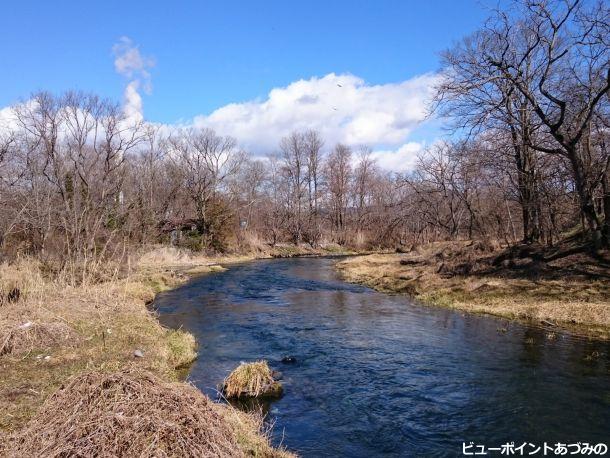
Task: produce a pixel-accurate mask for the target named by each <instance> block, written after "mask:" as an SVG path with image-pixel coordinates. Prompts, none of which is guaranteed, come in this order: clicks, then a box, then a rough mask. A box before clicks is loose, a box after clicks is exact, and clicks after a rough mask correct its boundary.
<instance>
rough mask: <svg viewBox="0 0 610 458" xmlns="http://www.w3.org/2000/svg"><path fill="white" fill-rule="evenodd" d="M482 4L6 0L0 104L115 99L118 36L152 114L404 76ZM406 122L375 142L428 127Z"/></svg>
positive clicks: (425, 67)
mask: <svg viewBox="0 0 610 458" xmlns="http://www.w3.org/2000/svg"><path fill="white" fill-rule="evenodd" d="M485 5H489V2H487V3H485V1H483V2H481V1H475V0H460V1H449V0H442V1H423V0H422V1H406V0H405V1H389V0H387V1H372V0H371V1H366V2H364V1H353V0H352V1H328V0H327V1H303V2H290V1H281V2H280V1H265V2H262V1H260V2H255V1H250V2H246V1H243V2H228V1H225V2H211V1H190V2H186V1H174V2H168V1H147V2H128V1H123V2H119V1H104V2H82V1H79V2H73V1H61V0H58V1H54V2H33V1H20V2H11V4H10V6H8V5H5V6H4V8H3V20H2V27H1V28H0V43H2V45H1V46H0V61H2V63H3V65H2V72H0V107H4V106H7V105H10V104H12V103H15V102H17V101H18V100H22V99H26V98H27V97H28V95H29V94H30V93H31V92H33V91H36V90H40V89H44V90H50V91H53V92H61V91H64V90H67V89H82V90H85V91H93V92H95V93H98V94H100V95H102V96H106V97H110V98H112V99H114V100H117V101H120V100H121V99H122V98H123V96H124V91H125V86H126V84H127V83H128V82H129V79H130V78H128V77H125V76H122V75H119V74H117V71H116V69H115V66H114V64H113V61H114V59H115V57H116V55H115V54H113V45H115V44H116V43H117V42H118V41H119V40H120V39H121V37H129V38H130V40H131V43H132V45H133V46H134V47H135V48H137V49H138V51H139V52H140V53H141V55H142V56H144V57H147V58H151V59H154V62H155V64H154V66H152V67H151V68H149V69H147V72H148V73H149V74H150V82H151V83H152V90H151V91H150V93H149V94H146V93H145V92H144V91H142V90H141V88H140V91H139V92H140V94H141V97H142V99H143V105H144V113H145V117H146V119H148V120H150V121H154V122H162V123H175V122H180V121H181V122H186V121H188V120H192V119H193V118H195V117H197V116H201V115H209V114H211V113H212V112H213V111H214V110H216V109H218V108H221V107H223V106H225V105H227V104H229V103H237V102H245V101H251V100H259V101H264V100H265V98H266V97H267V94H268V93H269V91H270V90H272V89H273V88H278V87H287V86H288V85H290V84H291V83H293V82H295V81H298V80H301V79H304V80H308V79H310V78H312V77H319V78H322V77H324V76H325V75H328V74H333V73H334V74H336V75H346V74H351V75H355V76H357V77H358V78H360V79H361V80H362V81H361V83H362V84H363V85H365V86H375V85H385V84H391V83H394V84H396V83H401V82H404V81H407V80H409V79H411V78H414V77H417V76H419V75H422V74H426V73H430V72H435V71H436V70H438V66H439V63H438V53H439V52H440V51H441V50H443V49H444V48H446V47H448V46H450V45H451V44H452V43H453V42H454V41H456V40H458V39H460V38H461V37H463V36H464V35H466V34H468V33H470V32H472V31H473V30H475V29H476V28H477V27H478V26H479V25H480V24H481V23H482V21H483V20H484V18H485V16H486V14H487V12H486V11H485ZM356 84H358V83H356ZM329 103H330V104H332V102H329ZM363 103H365V102H363ZM333 108H334V107H333ZM200 119H204V118H203V117H201V118H200ZM202 122H203V121H202ZM415 130H416V129H410V130H409V135H410V137H409V138H407V137H408V136H405V138H403V139H402V140H401V141H398V142H397V141H394V139H393V137H392V139H390V141H375V142H374V143H376V144H379V145H394V146H396V145H399V144H402V143H405V142H407V141H413V140H418V141H419V140H420V139H421V138H422V137H425V136H427V135H429V134H428V133H427V130H428V131H429V130H432V129H430V128H429V127H428V129H427V130H426V129H425V128H424V129H423V130H420V132H419V133H417V132H415ZM381 140H383V138H382V139H381Z"/></svg>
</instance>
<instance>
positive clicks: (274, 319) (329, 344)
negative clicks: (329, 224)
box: [154, 258, 610, 457]
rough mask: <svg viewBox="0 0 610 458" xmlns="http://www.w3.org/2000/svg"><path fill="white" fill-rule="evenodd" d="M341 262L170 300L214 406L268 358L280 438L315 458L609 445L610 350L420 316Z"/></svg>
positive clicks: (193, 288)
mask: <svg viewBox="0 0 610 458" xmlns="http://www.w3.org/2000/svg"><path fill="white" fill-rule="evenodd" d="M335 262H336V259H332V258H295V259H281V260H263V261H256V262H250V263H244V264H239V265H232V266H230V268H229V270H227V271H226V272H219V273H212V274H207V275H203V276H200V277H196V278H193V279H191V280H190V281H189V282H188V283H186V284H185V285H183V286H181V287H180V288H177V289H175V290H172V291H168V292H165V293H162V294H160V295H159V296H158V297H157V299H156V300H155V303H154V306H155V308H156V309H157V310H158V311H159V313H160V317H161V321H162V322H163V323H164V324H165V325H167V326H170V327H174V328H178V327H183V328H184V329H187V330H189V331H190V332H192V333H193V334H194V335H195V337H196V338H197V341H198V342H199V354H200V357H199V359H198V360H197V361H196V362H195V363H194V365H193V366H192V369H191V371H190V374H189V379H190V380H191V381H192V382H193V383H194V384H195V385H196V386H197V387H199V388H200V389H201V390H202V391H203V392H205V393H206V394H208V395H210V396H212V397H214V398H216V397H217V391H216V390H217V386H218V384H219V383H220V382H221V381H222V380H223V379H224V377H226V376H227V374H228V373H229V371H231V370H232V369H234V368H235V367H236V366H237V365H238V364H239V363H240V362H241V361H253V360H258V359H267V360H268V361H269V363H270V365H271V366H272V367H273V368H274V369H277V370H280V371H281V372H282V373H283V378H284V379H283V384H284V388H285V394H284V396H283V397H282V398H281V399H280V400H278V401H276V402H273V403H272V404H271V405H270V406H265V408H266V409H267V410H268V421H270V422H272V423H273V424H274V427H273V441H274V443H275V444H279V443H282V444H283V445H284V446H286V447H287V448H288V449H289V450H293V451H296V452H298V453H299V454H300V455H301V456H305V457H309V456H312V457H320V456H345V457H370V456H380V455H383V456H461V454H462V444H463V443H464V442H465V443H467V444H468V443H470V442H471V441H472V442H474V444H477V445H480V444H482V445H485V446H486V447H499V446H500V445H501V444H503V443H506V442H513V441H514V442H515V443H516V444H517V445H520V444H521V443H523V442H528V443H533V444H539V445H542V444H543V443H544V442H547V443H548V444H551V443H552V444H555V443H556V442H563V443H565V442H592V443H598V442H604V441H605V442H606V443H607V442H608V438H609V437H610V356H609V354H610V344H609V343H608V342H603V341H589V340H587V339H582V338H575V337H571V336H569V335H567V334H562V333H557V334H556V336H555V338H551V339H549V338H548V336H547V334H548V330H543V329H539V328H536V327H532V326H527V325H523V324H520V323H515V322H509V321H506V320H501V319H497V318H492V317H485V316H477V315H469V314H464V313H461V312H459V311H452V310H447V309H443V308H436V307H425V306H421V305H418V304H415V303H413V302H412V301H411V300H410V299H409V298H407V297H405V296H396V295H386V294H382V293H378V292H375V291H373V290H371V289H368V288H365V287H362V286H358V285H352V284H349V283H346V282H343V281H341V279H340V278H339V277H338V275H337V273H336V272H335V270H334V269H333V264H334V263H335ZM286 355H291V356H293V357H294V358H295V359H296V362H295V363H294V364H284V363H282V362H281V360H282V357H283V356H286ZM528 450H529V449H528ZM498 456H499V455H498Z"/></svg>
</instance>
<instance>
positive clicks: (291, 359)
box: [282, 356, 297, 364]
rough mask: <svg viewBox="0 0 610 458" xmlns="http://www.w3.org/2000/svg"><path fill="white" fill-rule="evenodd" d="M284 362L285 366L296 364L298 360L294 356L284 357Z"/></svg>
mask: <svg viewBox="0 0 610 458" xmlns="http://www.w3.org/2000/svg"><path fill="white" fill-rule="evenodd" d="M282 362H283V363H284V364H294V363H296V362H297V359H296V358H295V357H294V356H284V357H283V358H282Z"/></svg>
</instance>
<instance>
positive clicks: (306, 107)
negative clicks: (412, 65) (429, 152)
mask: <svg viewBox="0 0 610 458" xmlns="http://www.w3.org/2000/svg"><path fill="white" fill-rule="evenodd" d="M437 81H438V76H437V75H434V74H427V75H422V76H418V77H415V78H412V79H409V80H406V81H403V82H401V83H390V84H382V85H368V84H366V83H365V82H364V80H362V79H361V78H358V77H357V76H354V75H350V74H344V75H337V74H335V73H330V74H328V75H326V76H324V77H322V78H311V79H308V80H299V81H296V82H294V83H291V84H289V85H288V86H286V87H281V88H275V89H273V90H271V91H270V92H269V94H268V96H267V98H266V99H264V100H253V101H248V102H243V103H231V104H229V105H225V106H223V107H221V108H218V109H217V110H215V111H213V112H212V113H211V114H209V115H207V116H203V115H202V116H197V117H195V119H194V120H193V124H194V126H195V127H211V128H213V129H215V130H216V131H217V132H219V133H221V134H223V135H231V136H233V137H235V138H237V139H238V141H239V142H240V144H241V145H242V146H243V147H244V148H246V149H248V150H249V151H251V152H253V153H255V154H264V153H266V152H270V151H273V150H276V149H277V145H278V142H279V139H280V138H282V137H283V136H285V135H288V134H289V133H290V132H292V131H294V130H304V129H315V130H318V131H319V132H320V133H321V134H322V136H323V137H324V139H325V141H326V146H327V147H330V146H332V145H333V144H334V143H336V142H343V143H346V144H348V145H359V144H368V145H371V146H373V147H375V146H378V145H384V146H385V148H387V149H388V151H379V152H378V153H376V154H377V156H378V159H379V163H380V165H382V166H384V167H385V165H386V164H388V165H390V164H398V165H400V163H401V162H400V161H402V160H404V159H406V158H407V157H410V155H411V153H412V151H413V148H414V146H413V145H415V143H406V142H407V139H408V136H409V134H410V133H411V132H412V131H413V130H414V129H415V128H417V127H418V126H419V125H420V124H421V123H422V122H423V121H424V120H425V118H426V113H427V112H426V106H427V103H428V101H429V99H430V97H431V95H432V91H433V86H434V84H436V82H437ZM393 147H396V148H397V149H396V150H395V153H394V154H390V151H389V149H391V148H393ZM413 155H414V154H413Z"/></svg>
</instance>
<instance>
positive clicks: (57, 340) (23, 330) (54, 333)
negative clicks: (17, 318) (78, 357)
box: [0, 321, 80, 356]
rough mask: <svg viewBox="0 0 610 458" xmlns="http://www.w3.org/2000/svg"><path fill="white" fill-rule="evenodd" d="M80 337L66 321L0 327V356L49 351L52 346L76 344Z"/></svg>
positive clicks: (29, 322) (72, 345)
mask: <svg viewBox="0 0 610 458" xmlns="http://www.w3.org/2000/svg"><path fill="white" fill-rule="evenodd" d="M79 341H80V337H79V336H78V334H77V333H75V332H74V330H73V329H72V328H70V326H68V325H67V324H66V323H62V322H55V323H33V322H31V321H27V322H25V323H22V324H19V325H17V326H6V325H5V329H0V356H4V355H18V356H21V355H23V354H27V353H31V352H32V351H49V350H51V349H52V348H53V347H59V346H68V347H74V346H76V345H78V343H79Z"/></svg>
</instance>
